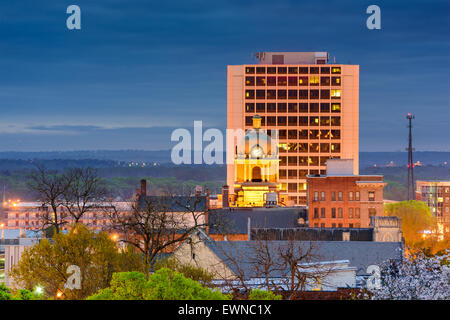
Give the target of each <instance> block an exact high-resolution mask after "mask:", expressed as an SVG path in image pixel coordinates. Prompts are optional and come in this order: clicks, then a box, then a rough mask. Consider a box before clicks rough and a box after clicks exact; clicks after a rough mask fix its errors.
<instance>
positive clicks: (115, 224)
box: [107, 195, 207, 277]
mask: <svg viewBox="0 0 450 320" xmlns="http://www.w3.org/2000/svg"><path fill="white" fill-rule="evenodd" d="M130 207H131V209H129V210H128V211H127V210H121V209H120V208H117V207H116V206H114V205H111V206H110V207H109V210H108V211H107V214H108V216H109V218H110V225H109V229H110V230H111V231H115V232H119V233H120V234H121V235H122V239H121V241H122V242H124V243H125V244H128V245H131V246H134V247H135V248H136V249H137V250H139V251H140V252H141V253H142V255H143V258H144V264H145V268H146V275H147V277H148V276H149V273H150V270H151V268H152V267H153V266H154V263H155V262H156V261H157V258H158V257H159V256H161V255H163V254H165V253H168V252H171V251H172V250H173V249H174V248H175V246H176V245H178V244H180V243H181V242H183V241H184V240H186V239H188V237H189V236H190V234H191V233H192V232H194V231H195V230H196V229H199V228H206V226H207V219H206V215H207V210H206V208H205V203H204V202H203V201H202V197H200V196H183V197H180V196H172V195H167V196H158V197H142V198H141V199H140V200H138V201H137V202H136V203H133V204H131V206H130Z"/></svg>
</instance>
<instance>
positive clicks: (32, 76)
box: [0, 0, 450, 151]
mask: <svg viewBox="0 0 450 320" xmlns="http://www.w3.org/2000/svg"><path fill="white" fill-rule="evenodd" d="M71 4H77V5H78V6H80V8H81V16H82V21H81V24H82V29H81V30H79V31H70V30H68V29H67V28H66V18H67V17H68V14H66V8H67V7H68V6H69V5H71ZM371 4H377V5H379V6H380V7H381V26H382V29H381V30H374V31H372V30H368V29H367V28H366V19H367V17H368V15H367V14H366V13H365V11H366V8H367V7H368V6H369V5H371ZM449 15H450V3H449V2H448V1H447V0H436V1H425V0H423V1H417V0H412V1H399V0H397V1H377V2H373V1H359V0H358V1H346V0H335V1H298V0H291V1H287V0H281V1H280V0H277V1H273V0H214V1H211V0H202V1H200V0H197V1H194V0H172V1H163V0H159V1H156V0H127V1H124V0H122V1H119V0H95V1H93V0H89V1H88V0H71V1H62V0H58V1H54V0H17V1H2V2H1V4H0V39H1V41H0V111H1V116H0V151H45V150H86V149H145V150H158V149H169V148H170V147H171V145H173V143H171V142H170V133H171V131H172V130H173V128H179V127H184V128H188V129H189V128H192V126H193V121H194V120H202V121H203V122H204V126H208V127H217V128H221V129H223V128H225V126H226V66H227V65H228V64H244V63H251V62H252V58H251V54H252V52H258V51H328V52H330V53H331V56H334V57H336V62H339V63H351V64H359V65H360V150H361V151H398V150H404V148H405V147H406V144H407V131H406V119H405V115H406V113H407V112H412V113H414V114H415V115H416V120H415V123H414V125H415V128H414V130H415V131H414V138H415V147H416V149H417V150H445V151H450V139H449V120H450V108H449V107H450V106H449V101H450V80H449V74H450V38H449V35H448V30H449V27H450V19H449Z"/></svg>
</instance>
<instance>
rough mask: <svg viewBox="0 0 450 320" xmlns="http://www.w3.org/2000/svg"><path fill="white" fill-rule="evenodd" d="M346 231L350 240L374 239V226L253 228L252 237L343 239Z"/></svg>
mask: <svg viewBox="0 0 450 320" xmlns="http://www.w3.org/2000/svg"><path fill="white" fill-rule="evenodd" d="M344 232H348V233H349V234H350V241H373V228H312V227H300V228H253V229H252V230H251V239H271V240H289V239H295V240H299V241H305V240H308V241H342V239H343V233H344Z"/></svg>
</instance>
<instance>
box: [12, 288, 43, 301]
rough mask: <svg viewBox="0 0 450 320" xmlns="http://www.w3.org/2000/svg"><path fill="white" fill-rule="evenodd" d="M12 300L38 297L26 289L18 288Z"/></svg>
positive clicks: (35, 298) (36, 298)
mask: <svg viewBox="0 0 450 320" xmlns="http://www.w3.org/2000/svg"><path fill="white" fill-rule="evenodd" d="M13 300H38V297H37V296H36V295H35V294H34V293H33V292H31V291H30V290H27V289H19V290H18V291H17V292H16V294H15V295H14V296H13Z"/></svg>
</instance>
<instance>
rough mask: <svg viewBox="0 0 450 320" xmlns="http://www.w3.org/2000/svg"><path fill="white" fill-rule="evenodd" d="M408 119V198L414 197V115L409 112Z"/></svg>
mask: <svg viewBox="0 0 450 320" xmlns="http://www.w3.org/2000/svg"><path fill="white" fill-rule="evenodd" d="M406 119H408V128H409V139H408V140H409V143H408V148H407V149H406V150H407V151H408V200H413V199H414V192H415V190H414V162H413V151H414V148H413V147H412V120H413V119H414V115H413V114H411V113H408V114H407V115H406Z"/></svg>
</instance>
